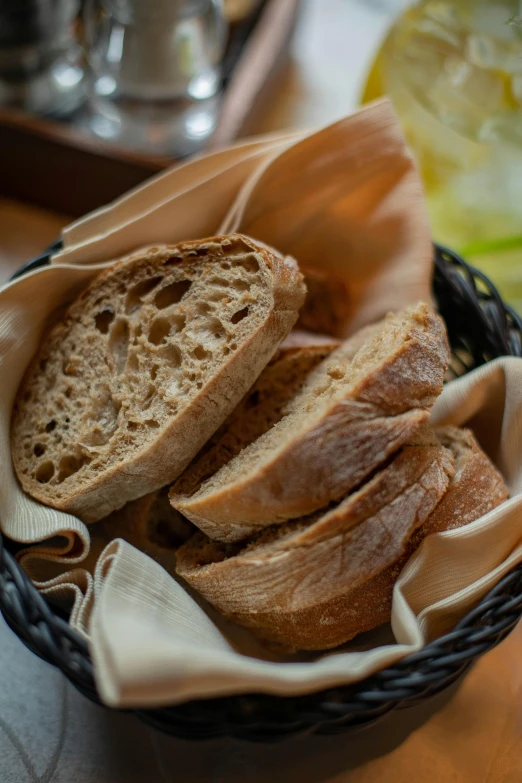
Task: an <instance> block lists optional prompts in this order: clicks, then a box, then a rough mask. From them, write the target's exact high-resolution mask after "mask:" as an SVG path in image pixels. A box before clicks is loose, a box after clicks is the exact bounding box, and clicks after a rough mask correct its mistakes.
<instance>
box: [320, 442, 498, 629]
mask: <svg viewBox="0 0 522 783" xmlns="http://www.w3.org/2000/svg"><path fill="white" fill-rule="evenodd" d="M436 433H437V435H438V436H439V437H440V440H441V442H442V443H443V444H444V446H445V447H446V448H448V449H450V450H451V451H452V453H453V455H454V459H455V474H454V476H453V477H452V479H451V481H450V484H449V487H448V490H447V492H446V493H445V495H444V497H443V498H442V500H441V501H440V503H439V504H438V505H437V506H436V508H435V510H434V511H433V512H432V513H431V514H430V515H429V516H428V518H427V519H426V520H425V522H424V523H423V524H422V525H420V527H418V528H417V529H416V530H415V531H414V533H413V535H412V536H411V537H410V538H409V539H407V540H406V541H404V542H403V549H402V551H400V550H398V551H399V556H398V557H397V559H396V561H395V562H393V563H391V565H389V566H388V567H387V568H384V569H383V570H382V571H381V572H379V573H376V574H375V575H373V576H372V577H370V578H369V579H367V580H366V581H363V582H361V584H359V585H357V586H356V587H355V588H354V589H353V590H351V591H350V592H349V593H347V594H346V597H345V600H344V602H343V604H342V605H339V606H338V607H336V608H332V609H331V611H343V606H344V611H345V613H346V619H345V629H346V632H347V633H349V634H350V636H349V637H347V638H353V637H354V636H356V635H357V634H358V633H362V632H363V631H369V630H371V629H373V628H377V626H379V625H383V624H384V623H388V622H390V619H391V611H392V602H393V588H394V586H395V582H396V581H397V579H398V578H399V576H400V573H401V571H402V569H403V568H404V566H405V565H406V563H407V562H408V560H409V559H410V557H411V556H412V555H413V554H414V553H415V551H416V550H417V549H418V547H419V546H420V545H421V543H422V542H423V540H424V539H425V538H426V536H428V535H431V534H432V533H440V532H443V531H445V530H455V529H456V528H459V527H463V526H464V525H467V524H469V523H470V522H473V521H474V520H475V519H478V518H479V517H481V516H483V515H484V514H487V513H488V512H489V511H491V510H492V509H494V508H496V507H497V506H499V505H500V504H501V503H503V502H504V500H507V498H508V497H509V490H508V488H507V487H506V485H505V483H504V479H503V478H502V476H501V475H500V473H499V472H498V470H497V469H496V468H495V466H494V465H493V463H492V462H491V461H490V460H489V458H488V457H487V456H486V454H484V452H483V451H482V449H481V448H480V446H479V444H478V443H477V441H476V439H475V436H474V435H473V433H472V432H471V431H470V430H466V429H465V430H460V429H458V428H457V427H441V428H436Z"/></svg>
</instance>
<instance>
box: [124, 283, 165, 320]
mask: <svg viewBox="0 0 522 783" xmlns="http://www.w3.org/2000/svg"><path fill="white" fill-rule="evenodd" d="M162 280H163V278H162V277H151V278H150V280H142V281H141V283H137V284H136V285H134V286H133V287H132V288H129V292H128V294H127V296H126V298H125V312H126V313H127V314H130V313H133V312H135V311H136V310H138V309H139V308H140V307H141V303H142V299H143V297H144V296H147V294H150V292H151V291H153V290H154V289H155V288H156V286H158V285H159V284H160V283H161V281H162Z"/></svg>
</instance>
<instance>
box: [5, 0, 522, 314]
mask: <svg viewBox="0 0 522 783" xmlns="http://www.w3.org/2000/svg"><path fill="white" fill-rule="evenodd" d="M383 94H387V95H389V96H390V97H391V99H392V101H393V103H394V105H395V107H396V110H397V112H398V114H399V117H400V119H401V121H402V124H403V127H404V129H405V132H406V135H407V137H408V140H409V143H410V146H411V149H412V151H413V154H414V155H415V157H416V159H417V162H418V164H419V167H420V170H421V173H422V177H423V180H424V185H425V191H426V196H427V201H428V207H429V213H430V219H431V224H432V233H433V237H434V239H435V240H436V241H437V242H440V243H442V244H446V245H448V246H450V247H451V248H452V249H454V250H456V251H458V252H460V253H462V254H463V255H464V256H465V257H466V258H467V259H468V260H469V261H471V262H472V263H475V264H476V265H478V266H479V267H480V268H481V269H482V270H483V271H485V272H486V273H487V274H488V275H490V276H491V277H492V278H493V279H494V280H495V281H496V283H497V284H498V285H499V287H500V290H501V292H502V293H503V295H504V296H505V297H506V298H507V299H508V300H509V301H510V302H511V303H512V304H513V305H514V306H515V307H518V308H521V307H522V272H521V268H520V261H519V259H520V257H521V251H522V221H521V210H522V207H521V204H522V192H521V191H522V111H521V109H522V2H521V0H422V1H421V2H416V3H415V2H407V0H366V1H365V2H361V0H359V2H357V1H356V0H0V193H1V194H2V195H3V196H5V197H6V198H11V199H16V200H18V201H20V202H22V203H29V204H38V205H40V206H42V207H44V208H45V209H47V210H49V211H51V212H54V213H58V214H62V213H63V214H64V215H65V217H64V220H66V219H67V218H69V217H74V216H78V215H81V214H83V213H85V212H86V211H89V210H91V209H93V208H95V207H96V206H99V205H100V204H103V203H106V202H107V201H109V200H111V199H113V198H115V197H116V196H117V195H119V194H120V193H122V192H124V191H125V190H127V189H128V188H129V187H132V186H133V185H135V184H137V183H138V182H140V181H142V180H143V179H145V178H146V177H147V176H150V175H151V174H153V173H155V172H156V171H159V170H161V169H162V168H164V167H166V166H168V165H171V164H172V161H173V160H176V159H180V158H184V157H187V156H189V155H192V154H194V153H197V152H201V151H204V150H207V149H208V150H211V149H214V148H216V147H219V146H223V145H225V144H229V143H231V142H233V141H234V140H236V139H238V138H243V137H246V136H250V135H253V134H258V133H265V132H270V131H274V130H280V129H283V128H289V127H292V128H295V127H314V126H320V125H322V124H326V123H328V122H331V121H332V120H334V119H336V118H338V117H341V116H343V115H344V114H346V113H348V112H350V111H352V110H353V109H355V108H356V107H357V106H358V105H359V104H360V103H364V102H366V101H370V100H373V99H375V98H377V97H379V96H381V95H383ZM80 182H81V187H79V183H80ZM0 219H1V213H0ZM4 221H5V217H4ZM58 222H60V220H59V221H58ZM0 231H1V228H0ZM44 233H45V232H44ZM24 252H25V248H24Z"/></svg>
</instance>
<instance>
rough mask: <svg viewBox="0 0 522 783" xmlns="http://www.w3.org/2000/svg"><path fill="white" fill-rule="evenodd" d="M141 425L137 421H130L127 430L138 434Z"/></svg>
mask: <svg viewBox="0 0 522 783" xmlns="http://www.w3.org/2000/svg"><path fill="white" fill-rule="evenodd" d="M140 426H141V425H140V424H139V422H137V421H128V422H127V429H128V430H130V431H131V432H136V430H138V429H139V428H140Z"/></svg>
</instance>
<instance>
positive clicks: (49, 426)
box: [45, 419, 56, 432]
mask: <svg viewBox="0 0 522 783" xmlns="http://www.w3.org/2000/svg"><path fill="white" fill-rule="evenodd" d="M54 429H56V422H55V420H54V419H51V421H48V422H47V424H46V425H45V431H46V432H52V431H53V430H54Z"/></svg>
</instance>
